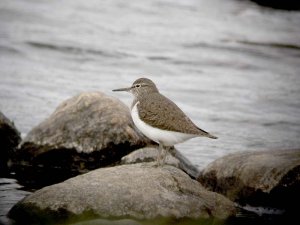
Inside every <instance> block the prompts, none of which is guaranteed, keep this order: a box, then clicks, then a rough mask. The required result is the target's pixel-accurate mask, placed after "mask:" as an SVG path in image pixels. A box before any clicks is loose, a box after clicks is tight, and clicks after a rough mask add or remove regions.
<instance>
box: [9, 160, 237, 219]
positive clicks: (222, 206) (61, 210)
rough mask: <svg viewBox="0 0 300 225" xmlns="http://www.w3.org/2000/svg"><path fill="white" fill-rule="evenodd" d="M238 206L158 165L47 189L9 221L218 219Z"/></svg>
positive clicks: (108, 171) (105, 172) (118, 169)
mask: <svg viewBox="0 0 300 225" xmlns="http://www.w3.org/2000/svg"><path fill="white" fill-rule="evenodd" d="M235 213H236V209H235V206H234V203H233V202H231V201H230V200H228V199H227V198H225V197H224V196H222V195H220V194H217V193H214V192H210V191H207V190H206V189H205V188H204V187H203V186H202V185H201V184H200V183H199V182H197V181H196V180H193V179H191V178H190V177H189V176H188V175H187V174H185V173H184V172H183V171H181V170H180V169H178V168H176V167H173V166H168V165H165V166H164V167H155V166H154V163H140V164H131V165H121V166H115V167H109V168H101V169H97V170H94V171H91V172H89V173H86V174H83V175H79V176H77V177H74V178H71V179H69V180H66V181H64V182H62V183H59V184H55V185H52V186H48V187H45V188H42V189H40V190H38V191H36V192H35V193H33V194H31V195H29V196H27V197H26V198H24V199H23V200H22V201H20V202H19V203H17V204H16V205H15V206H14V207H13V208H12V209H11V211H10V213H9V216H10V217H11V218H12V219H14V220H16V221H17V222H18V221H26V222H27V223H28V224H30V223H37V224H43V223H44V222H45V221H47V222H49V223H50V224H51V223H58V222H59V221H60V220H61V221H68V220H74V219H76V218H79V219H80V218H85V219H87V218H89V219H91V218H122V219H126V218H131V219H138V220H140V219H149V220H151V219H156V218H174V219H180V218H193V219H197V218H202V219H203V218H206V219H208V218H218V219H226V218H228V217H230V216H232V215H234V214H235Z"/></svg>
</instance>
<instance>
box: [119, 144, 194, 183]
mask: <svg viewBox="0 0 300 225" xmlns="http://www.w3.org/2000/svg"><path fill="white" fill-rule="evenodd" d="M157 155H158V147H155V146H154V147H145V148H141V149H138V150H135V151H133V152H131V153H129V154H128V155H126V156H124V157H122V159H121V164H132V163H141V162H153V161H156V158H157ZM165 163H166V164H168V165H172V166H175V167H177V168H179V169H181V170H183V171H184V172H186V173H187V174H188V175H189V176H190V177H192V178H197V177H198V175H199V170H198V168H197V167H195V166H194V165H192V163H191V162H190V161H189V160H188V159H187V158H186V157H184V156H183V155H182V154H181V153H180V152H179V151H178V150H177V149H175V148H173V149H171V151H170V152H169V153H168V154H167V157H166V161H165Z"/></svg>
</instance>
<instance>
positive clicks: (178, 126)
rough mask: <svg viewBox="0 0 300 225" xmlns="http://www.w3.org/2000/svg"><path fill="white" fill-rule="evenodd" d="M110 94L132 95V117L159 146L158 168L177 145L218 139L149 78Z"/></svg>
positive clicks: (142, 131) (143, 131)
mask: <svg viewBox="0 0 300 225" xmlns="http://www.w3.org/2000/svg"><path fill="white" fill-rule="evenodd" d="M113 91H126V92H130V93H132V94H133V95H134V100H133V102H132V105H131V117H132V120H133V122H134V124H135V126H136V127H137V128H138V129H139V130H140V131H141V133H142V134H144V135H145V136H146V137H148V138H149V139H150V140H152V141H154V142H156V143H157V144H158V145H159V148H158V149H159V153H158V156H157V160H156V165H157V166H163V165H164V164H165V158H166V155H167V152H168V151H169V150H170V149H171V148H172V147H173V146H174V145H176V144H178V143H182V142H184V141H187V140H189V139H191V138H195V137H208V138H212V139H217V137H216V136H214V135H212V134H210V133H208V132H206V131H204V130H202V129H201V128H199V127H198V126H197V125H195V123H193V122H192V120H191V119H190V118H189V117H188V116H187V115H186V114H185V113H184V112H183V111H182V110H181V109H180V108H179V107H178V106H177V105H176V104H175V103H174V102H173V101H171V100H170V99H168V98H167V97H165V96H164V95H162V94H161V93H160V92H159V90H158V88H157V87H156V85H155V83H154V82H153V81H152V80H150V79H148V78H139V79H137V80H135V81H134V82H133V84H132V85H131V86H130V87H127V88H119V89H114V90H113Z"/></svg>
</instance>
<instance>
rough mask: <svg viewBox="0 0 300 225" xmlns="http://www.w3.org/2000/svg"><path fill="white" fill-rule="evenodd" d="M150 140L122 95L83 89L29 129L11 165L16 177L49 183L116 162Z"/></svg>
mask: <svg viewBox="0 0 300 225" xmlns="http://www.w3.org/2000/svg"><path fill="white" fill-rule="evenodd" d="M148 142H149V140H148V139H146V138H145V137H144V136H142V135H141V134H140V133H139V132H138V131H137V130H136V128H135V127H134V125H133V121H132V119H131V116H130V113H129V109H128V107H127V106H126V105H124V104H123V103H122V102H121V101H120V100H118V99H116V98H114V97H111V96H107V95H105V94H103V93H101V92H87V93H82V94H79V95H77V96H75V97H73V98H70V99H68V100H66V101H64V102H63V103H61V104H60V105H59V106H58V107H57V109H56V110H55V111H54V112H53V113H52V114H51V115H50V116H49V117H48V118H47V119H46V120H45V121H43V122H42V123H40V124H39V125H37V126H36V127H35V128H33V129H32V130H31V131H30V132H29V133H28V135H27V136H26V137H25V139H24V140H23V142H22V143H21V148H20V149H19V150H18V151H16V158H15V159H13V164H14V168H15V170H16V171H17V174H22V176H20V177H19V178H20V179H22V178H24V179H23V180H24V181H28V180H40V183H43V182H45V183H44V184H43V185H47V184H51V183H54V182H57V181H60V180H64V179H66V178H68V177H71V176H74V175H77V174H80V173H84V172H87V171H89V170H92V169H95V168H99V167H103V166H107V165H110V164H113V163H116V162H117V161H119V160H120V159H121V157H122V156H124V155H126V154H128V153H129V152H131V151H133V150H134V149H137V148H139V147H142V146H145V145H146V144H147V143H148ZM33 174H34V175H33ZM31 176H32V177H31ZM29 178H30V179H29ZM53 179H57V180H53ZM27 185H28V184H27Z"/></svg>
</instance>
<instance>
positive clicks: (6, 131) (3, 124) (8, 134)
mask: <svg viewBox="0 0 300 225" xmlns="http://www.w3.org/2000/svg"><path fill="white" fill-rule="evenodd" d="M20 142H21V136H20V132H19V131H18V130H17V129H16V127H15V125H14V123H13V122H12V121H10V120H9V119H8V118H7V117H6V116H5V115H4V114H3V113H2V112H0V147H1V148H0V174H1V175H4V174H7V172H8V166H7V161H8V159H9V156H10V155H12V154H13V152H14V149H15V148H16V147H17V146H18V144H19V143H20Z"/></svg>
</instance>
